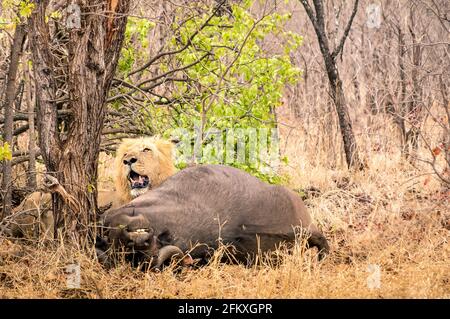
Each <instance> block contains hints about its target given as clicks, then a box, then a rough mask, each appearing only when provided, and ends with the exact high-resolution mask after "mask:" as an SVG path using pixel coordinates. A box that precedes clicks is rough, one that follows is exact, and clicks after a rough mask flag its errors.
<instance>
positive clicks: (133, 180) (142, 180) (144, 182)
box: [128, 170, 150, 189]
mask: <svg viewBox="0 0 450 319" xmlns="http://www.w3.org/2000/svg"><path fill="white" fill-rule="evenodd" d="M128 179H129V181H130V186H131V189H136V188H146V187H148V186H149V184H150V180H149V178H148V176H147V175H140V174H138V173H136V172H135V171H133V170H131V171H130V174H129V175H128Z"/></svg>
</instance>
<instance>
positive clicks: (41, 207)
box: [0, 137, 176, 238]
mask: <svg viewBox="0 0 450 319" xmlns="http://www.w3.org/2000/svg"><path fill="white" fill-rule="evenodd" d="M173 152H174V144H173V143H172V142H170V141H166V140H163V139H161V138H159V137H140V138H129V139H125V140H124V141H123V142H122V144H121V145H120V146H119V148H118V149H117V153H116V159H115V167H114V171H115V176H114V183H115V186H116V190H99V191H98V198H97V201H98V206H99V207H108V206H110V207H109V208H117V207H120V206H122V205H124V204H127V203H128V202H130V201H131V200H132V199H133V198H136V197H137V196H139V195H141V194H143V193H145V192H146V191H147V190H148V189H150V188H153V187H156V186H158V185H159V184H161V183H162V182H163V181H164V180H166V179H167V178H168V177H170V176H171V175H173V174H175V170H176V169H175V166H174V162H173ZM50 208H51V196H50V194H49V193H44V192H34V193H32V194H30V195H28V196H27V197H26V198H25V199H24V200H23V201H22V203H21V204H20V205H19V206H17V207H16V208H15V209H14V212H13V215H12V216H10V217H9V218H8V221H7V223H8V224H9V225H7V226H6V227H5V226H3V225H0V232H1V231H5V232H6V233H8V234H10V235H12V236H14V237H23V236H25V237H36V236H38V233H40V235H41V236H44V237H45V238H52V237H53V215H52V214H51V209H50Z"/></svg>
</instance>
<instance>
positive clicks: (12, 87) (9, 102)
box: [2, 23, 26, 216]
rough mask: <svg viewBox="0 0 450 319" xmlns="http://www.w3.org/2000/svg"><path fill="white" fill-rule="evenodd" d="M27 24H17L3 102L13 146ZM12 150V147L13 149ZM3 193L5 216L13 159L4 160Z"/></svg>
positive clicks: (8, 210) (8, 139) (8, 138)
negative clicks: (20, 66)
mask: <svg viewBox="0 0 450 319" xmlns="http://www.w3.org/2000/svg"><path fill="white" fill-rule="evenodd" d="M25 36H26V33H25V25H24V24H22V23H19V24H17V26H16V30H15V32H14V40H13V44H12V46H11V54H10V58H9V69H8V80H7V82H6V90H5V99H4V104H3V110H4V121H5V122H4V123H5V124H4V126H3V130H4V131H3V142H6V143H8V144H9V145H10V147H11V148H12V145H13V143H12V142H13V121H14V120H13V118H14V98H15V96H16V77H17V70H18V67H19V60H20V55H21V52H22V44H23V41H24V40H25ZM11 151H12V149H11ZM2 173H3V174H2V193H3V216H7V215H9V214H11V209H12V202H11V186H12V185H11V181H12V165H11V161H8V160H4V161H3V172H2Z"/></svg>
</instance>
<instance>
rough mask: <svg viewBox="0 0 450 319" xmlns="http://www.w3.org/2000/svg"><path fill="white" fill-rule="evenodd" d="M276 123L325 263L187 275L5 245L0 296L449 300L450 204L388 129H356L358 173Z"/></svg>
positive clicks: (313, 135)
mask: <svg viewBox="0 0 450 319" xmlns="http://www.w3.org/2000/svg"><path fill="white" fill-rule="evenodd" d="M280 122H283V123H284V124H286V125H280V132H281V136H282V142H283V143H282V152H283V154H286V155H287V156H288V157H289V159H290V161H289V165H288V166H287V167H286V168H285V173H287V174H289V175H290V176H291V178H290V181H289V185H288V186H289V187H291V188H293V189H300V192H301V193H302V195H303V196H305V197H306V200H305V201H306V204H307V206H308V207H309V210H310V212H311V214H312V216H313V218H314V219H315V221H316V223H317V224H318V226H319V227H320V228H321V229H322V230H323V231H324V233H325V234H326V237H327V238H328V240H329V242H330V245H331V248H332V251H331V254H330V255H329V256H328V257H327V258H326V259H325V260H323V261H322V262H318V261H317V259H316V252H315V251H312V250H309V251H306V252H305V251H304V250H303V249H301V248H302V247H301V246H300V245H299V246H297V249H296V250H295V251H294V253H293V254H290V255H288V254H284V255H283V256H284V261H283V262H282V263H281V264H280V265H271V264H269V263H267V262H265V263H264V262H262V263H260V264H259V265H257V266H253V267H247V268H246V267H243V266H234V265H226V264H220V263H212V264H211V265H209V266H206V267H204V268H201V269H197V270H193V269H184V270H183V271H182V272H181V273H174V272H172V271H171V270H170V269H169V270H166V271H163V272H162V273H154V272H142V271H139V270H135V269H132V268H130V267H129V266H128V265H127V264H120V265H119V266H118V267H117V268H114V269H111V270H106V269H103V268H102V267H101V266H100V265H99V264H98V263H97V262H96V261H95V259H94V258H93V255H94V254H93V252H92V253H91V254H87V253H84V252H82V251H81V250H80V249H78V248H77V247H76V245H73V246H67V245H65V246H64V245H57V244H47V245H43V244H41V245H36V244H30V243H20V242H12V241H9V240H6V239H0V297H3V298H419V297H420V298H422V297H423V298H450V246H449V238H450V236H449V235H450V210H449V204H450V200H449V198H448V196H447V197H446V195H445V194H442V193H440V184H439V182H438V181H437V180H435V179H433V178H430V176H431V175H429V174H427V173H429V172H430V170H427V168H426V167H423V170H420V171H419V170H417V169H416V168H413V167H412V166H410V165H409V164H407V163H405V162H404V161H403V160H402V159H401V157H400V155H399V152H398V150H397V148H396V143H395V134H394V131H390V130H391V128H390V126H389V125H388V124H387V122H386V123H385V124H383V123H378V124H379V125H378V127H379V130H378V131H373V130H372V132H370V133H369V132H367V131H365V130H364V128H363V127H362V128H361V126H360V127H359V128H358V129H357V136H358V142H359V144H360V146H361V148H362V150H363V153H364V154H365V157H366V158H367V160H368V164H369V169H368V170H367V171H365V172H358V173H350V172H348V171H347V170H346V169H345V168H343V165H342V163H340V159H339V158H334V159H330V158H329V157H330V154H331V152H330V151H329V150H327V149H326V148H327V147H329V146H328V144H327V143H325V142H324V141H325V140H326V136H324V135H323V134H324V133H321V130H320V129H317V130H316V131H314V130H313V129H311V127H308V128H307V129H305V128H303V129H302V127H301V125H300V124H299V123H298V120H297V119H295V118H293V117H291V116H290V115H289V114H288V113H283V109H281V110H280ZM292 127H295V129H292ZM380 130H381V131H380ZM383 132H384V133H383ZM306 133H308V134H309V135H308V136H306V135H305V134H306ZM321 134H322V135H321ZM320 141H322V142H320ZM335 141H336V142H337V143H339V138H338V137H336V139H335ZM335 147H336V146H335ZM423 151H424V152H425V150H423ZM101 162H102V164H101V169H100V171H101V172H102V173H101V175H102V181H101V183H100V184H101V187H103V188H108V187H111V181H110V177H109V176H108V175H110V173H111V171H110V159H108V158H106V157H105V158H102V161H101ZM281 254H283V253H281ZM71 263H78V264H79V265H80V266H81V286H80V288H79V289H68V288H67V285H66V284H67V282H66V278H67V277H66V274H65V268H66V266H67V265H68V264H71ZM370 265H376V266H377V267H379V270H380V281H379V286H377V285H375V287H373V286H372V288H371V286H370V285H371V283H370V280H371V278H372V279H373V275H374V273H373V268H371V267H373V266H370Z"/></svg>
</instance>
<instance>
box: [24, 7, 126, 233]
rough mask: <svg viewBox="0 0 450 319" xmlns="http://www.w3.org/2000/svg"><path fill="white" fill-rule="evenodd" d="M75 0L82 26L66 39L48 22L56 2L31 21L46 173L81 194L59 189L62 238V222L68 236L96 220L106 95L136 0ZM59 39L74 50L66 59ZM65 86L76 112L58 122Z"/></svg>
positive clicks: (56, 206)
mask: <svg viewBox="0 0 450 319" xmlns="http://www.w3.org/2000/svg"><path fill="white" fill-rule="evenodd" d="M75 3H76V4H77V5H78V6H79V7H80V9H81V27H80V28H79V29H77V28H66V29H65V30H64V31H65V32H66V37H65V40H64V41H63V40H60V39H59V38H57V37H56V36H55V35H52V34H51V31H52V30H51V28H50V27H49V24H48V23H46V22H45V16H46V9H47V6H48V4H49V1H48V0H44V1H39V2H36V8H35V10H34V12H33V14H32V16H31V19H30V25H31V31H30V36H31V39H30V40H31V41H30V42H31V47H32V54H33V66H34V76H35V90H36V101H37V127H38V131H39V145H40V148H41V151H42V156H43V159H44V162H45V166H46V169H47V172H48V173H52V174H53V175H54V176H55V177H56V178H57V179H58V181H59V183H60V185H62V186H63V187H64V188H65V189H66V191H67V193H69V194H70V195H71V196H73V198H74V200H73V201H70V202H64V199H63V198H62V197H61V196H60V195H58V194H54V195H53V197H54V198H53V203H54V207H53V208H54V214H55V228H56V229H55V236H57V233H58V232H57V229H58V228H63V229H64V230H65V232H64V235H65V236H72V235H73V234H75V235H81V236H78V237H79V238H83V237H84V236H85V235H86V234H88V233H89V232H88V230H89V225H91V224H92V223H93V222H95V214H96V209H97V205H96V198H97V191H96V181H97V165H98V154H99V149H100V139H101V133H102V128H103V124H104V119H105V112H106V106H105V101H106V97H107V95H108V91H109V88H110V85H111V81H112V79H113V76H114V73H115V70H116V66H117V62H118V59H119V54H120V49H121V47H122V42H123V37H124V32H125V27H126V22H127V16H126V14H127V13H128V11H129V6H130V0H107V1H102V0H90V1H75ZM58 41H59V42H58ZM55 42H56V43H57V45H59V46H63V47H64V48H65V49H66V50H65V52H68V53H67V57H65V58H64V59H56V58H55V54H56V53H55V52H53V51H52V45H53V46H54V45H55V44H54V43H55ZM65 61H67V62H65ZM60 69H63V70H64V74H67V77H66V81H63V82H64V83H61V82H59V83H57V82H55V80H54V78H55V77H54V73H55V72H58V70H60ZM61 85H67V90H66V91H67V101H68V102H67V104H66V105H65V108H67V109H68V110H70V111H71V117H70V118H68V119H66V120H63V121H58V116H57V111H58V106H57V105H56V102H55V98H56V94H57V90H58V89H59V88H60V86H61Z"/></svg>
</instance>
